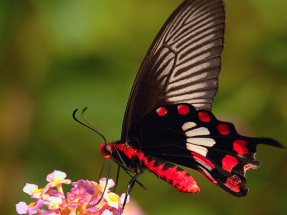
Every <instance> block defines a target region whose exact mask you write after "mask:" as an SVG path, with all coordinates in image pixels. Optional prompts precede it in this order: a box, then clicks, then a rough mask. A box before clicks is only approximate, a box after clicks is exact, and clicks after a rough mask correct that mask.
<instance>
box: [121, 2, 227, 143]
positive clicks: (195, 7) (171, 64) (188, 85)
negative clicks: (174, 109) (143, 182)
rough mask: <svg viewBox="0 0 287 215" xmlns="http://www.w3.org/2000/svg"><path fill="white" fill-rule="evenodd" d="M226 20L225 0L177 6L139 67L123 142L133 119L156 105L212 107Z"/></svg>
mask: <svg viewBox="0 0 287 215" xmlns="http://www.w3.org/2000/svg"><path fill="white" fill-rule="evenodd" d="M224 26H225V15H224V6H223V2H222V1H221V0H189V1H185V2H184V3H183V4H181V5H180V6H179V7H178V8H177V10H176V11H175V12H174V13H173V14H172V15H171V16H170V18H169V19H168V20H167V22H166V23H165V25H164V26H163V28H162V29H161V31H160V32H159V34H158V35H157V37H156V39H155V40H154V42H153V44H152V45H151V47H150V49H149V51H148V53H147V55H146V57H145V59H144V61H143V63H142V65H141V67H140V69H139V72H138V75H137V77H136V80H135V82H134V85H133V88H132V91H131V94H130V98H129V101H128V105H127V108H126V112H125V117H124V122H123V127H122V138H121V141H122V142H126V141H127V140H128V136H129V129H130V127H131V125H132V124H136V123H138V122H139V121H140V119H142V118H143V117H144V116H145V115H146V114H148V113H149V112H150V111H152V110H153V109H155V108H156V107H159V106H163V105H170V104H176V103H183V102H185V103H188V104H192V105H193V106H194V107H196V108H197V109H207V110H211V106H212V101H213V98H214V96H215V94H216V92H217V88H218V74H219V72H220V68H221V52H222V49H223V43H224V39H223V35H224ZM130 144H131V145H133V143H132V142H131V143H130Z"/></svg>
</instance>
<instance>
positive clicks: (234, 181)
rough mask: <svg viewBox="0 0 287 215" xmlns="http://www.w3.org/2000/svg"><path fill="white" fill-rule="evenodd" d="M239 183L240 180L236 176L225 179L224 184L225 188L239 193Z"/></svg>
mask: <svg viewBox="0 0 287 215" xmlns="http://www.w3.org/2000/svg"><path fill="white" fill-rule="evenodd" d="M240 182H241V180H240V178H239V177H238V176H237V175H233V176H231V177H229V178H227V180H226V182H225V184H224V185H225V186H226V187H228V188H229V189H231V190H232V191H234V192H236V193H239V192H240V189H239V185H238V184H239V183H240Z"/></svg>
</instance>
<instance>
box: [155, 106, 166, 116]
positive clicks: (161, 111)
mask: <svg viewBox="0 0 287 215" xmlns="http://www.w3.org/2000/svg"><path fill="white" fill-rule="evenodd" d="M156 112H157V114H158V115H159V116H164V115H165V114H167V110H166V108H165V107H160V108H158V109H156Z"/></svg>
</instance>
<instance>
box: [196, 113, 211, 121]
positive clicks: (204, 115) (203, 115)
mask: <svg viewBox="0 0 287 215" xmlns="http://www.w3.org/2000/svg"><path fill="white" fill-rule="evenodd" d="M198 118H199V120H200V121H202V122H210V116H209V114H208V113H206V112H204V111H200V112H198Z"/></svg>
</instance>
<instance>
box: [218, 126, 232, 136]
mask: <svg viewBox="0 0 287 215" xmlns="http://www.w3.org/2000/svg"><path fill="white" fill-rule="evenodd" d="M217 130H218V131H219V133H220V134H222V135H226V134H229V132H230V131H229V126H228V125H226V124H219V125H218V126H217Z"/></svg>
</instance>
